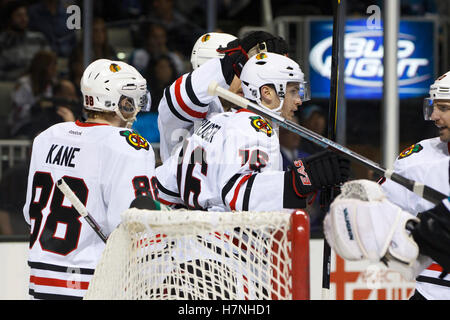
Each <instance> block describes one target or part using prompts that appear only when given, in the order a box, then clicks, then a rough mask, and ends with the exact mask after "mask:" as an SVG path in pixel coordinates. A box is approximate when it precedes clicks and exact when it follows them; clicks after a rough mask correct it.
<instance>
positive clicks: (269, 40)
mask: <svg viewBox="0 0 450 320" xmlns="http://www.w3.org/2000/svg"><path fill="white" fill-rule="evenodd" d="M265 51H269V52H275V53H279V54H287V52H288V46H287V42H286V41H284V40H283V38H281V37H277V36H274V35H272V34H270V33H268V32H264V31H254V32H251V33H249V34H247V35H246V36H245V37H244V38H242V39H235V40H233V41H230V42H229V43H228V44H227V46H226V47H225V48H224V47H219V48H218V49H217V52H220V53H224V54H225V57H224V58H223V59H222V64H223V66H222V69H223V71H224V77H225V80H226V81H227V83H228V84H230V83H231V81H232V80H233V77H234V75H237V76H238V77H239V76H240V75H241V71H242V68H243V67H244V64H245V63H246V62H247V60H248V59H249V58H250V57H251V56H252V55H254V54H256V53H259V52H265ZM230 71H231V72H230Z"/></svg>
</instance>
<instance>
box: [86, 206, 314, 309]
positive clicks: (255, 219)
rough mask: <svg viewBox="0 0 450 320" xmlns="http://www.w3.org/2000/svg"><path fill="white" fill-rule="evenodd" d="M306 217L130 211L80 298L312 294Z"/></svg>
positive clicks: (297, 214)
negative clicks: (310, 289) (83, 295)
mask: <svg viewBox="0 0 450 320" xmlns="http://www.w3.org/2000/svg"><path fill="white" fill-rule="evenodd" d="M309 280H310V279H309V219H308V215H307V214H306V213H305V212H304V211H301V210H299V211H294V212H205V211H183V210H173V211H149V210H140V209H129V210H127V211H125V212H124V213H123V214H122V223H121V224H120V225H119V226H118V227H117V228H116V229H115V230H114V231H113V232H112V233H111V235H110V237H109V238H108V241H107V245H106V248H105V250H104V252H103V254H102V257H101V259H100V261H99V263H98V266H97V268H96V270H95V273H94V276H93V278H92V279H91V282H90V285H89V288H88V291H87V293H86V295H85V297H84V299H86V300H88V299H91V300H92V299H97V300H99V299H100V300H112V299H121V300H122V299H126V300H128V299H131V300H141V299H156V300H183V299H189V300H209V299H214V300H231V299H240V300H242V299H251V300H259V299H309Z"/></svg>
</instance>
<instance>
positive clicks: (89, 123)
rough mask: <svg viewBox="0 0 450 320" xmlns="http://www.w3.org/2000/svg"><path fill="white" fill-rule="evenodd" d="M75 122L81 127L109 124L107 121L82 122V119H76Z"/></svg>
mask: <svg viewBox="0 0 450 320" xmlns="http://www.w3.org/2000/svg"><path fill="white" fill-rule="evenodd" d="M75 124H76V125H77V126H79V127H95V126H109V124H107V123H94V122H81V121H80V120H76V121H75Z"/></svg>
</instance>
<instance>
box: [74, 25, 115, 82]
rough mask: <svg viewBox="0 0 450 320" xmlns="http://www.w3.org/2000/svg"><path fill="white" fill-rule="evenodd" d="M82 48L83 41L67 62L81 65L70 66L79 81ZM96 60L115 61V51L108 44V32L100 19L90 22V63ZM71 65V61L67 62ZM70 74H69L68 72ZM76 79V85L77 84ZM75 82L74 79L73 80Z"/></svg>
mask: <svg viewBox="0 0 450 320" xmlns="http://www.w3.org/2000/svg"><path fill="white" fill-rule="evenodd" d="M83 46H84V41H83V39H81V40H80V41H79V42H78V44H77V46H76V47H75V48H74V49H73V50H72V52H71V54H70V56H69V60H73V61H74V62H75V61H76V63H78V64H81V65H80V66H78V67H77V66H76V65H71V67H73V68H77V69H78V70H76V69H72V70H71V71H72V72H74V71H75V72H76V74H77V77H78V78H79V79H81V76H82V74H83V70H84V67H83V55H84V51H83ZM98 59H109V60H117V59H118V58H117V53H116V49H115V48H114V47H113V46H112V45H111V44H110V42H109V39H108V30H107V27H106V24H105V20H104V19H103V18H102V17H95V18H94V19H93V21H92V61H95V60H98ZM69 63H71V61H70V62H69ZM69 73H70V72H69ZM79 79H78V82H77V83H78V84H79ZM73 81H74V82H75V79H73Z"/></svg>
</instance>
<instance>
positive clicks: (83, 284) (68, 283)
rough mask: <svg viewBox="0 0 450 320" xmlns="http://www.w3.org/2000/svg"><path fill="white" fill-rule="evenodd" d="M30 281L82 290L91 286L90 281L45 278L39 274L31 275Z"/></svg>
mask: <svg viewBox="0 0 450 320" xmlns="http://www.w3.org/2000/svg"><path fill="white" fill-rule="evenodd" d="M30 283H34V284H36V285H39V286H51V287H61V288H71V289H80V290H87V288H88V287H89V282H87V281H72V280H62V279H53V278H43V277H37V276H30Z"/></svg>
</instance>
